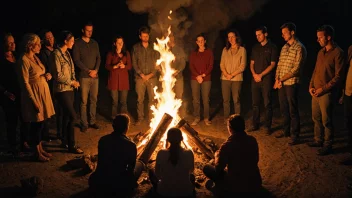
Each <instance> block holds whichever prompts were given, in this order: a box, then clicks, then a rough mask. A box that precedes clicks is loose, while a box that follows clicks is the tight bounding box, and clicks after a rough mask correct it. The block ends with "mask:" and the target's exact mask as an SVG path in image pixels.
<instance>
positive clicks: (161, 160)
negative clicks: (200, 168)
mask: <svg viewBox="0 0 352 198" xmlns="http://www.w3.org/2000/svg"><path fill="white" fill-rule="evenodd" d="M182 140H183V137H182V132H181V131H180V129H178V128H171V129H169V130H168V132H167V142H168V148H167V149H162V150H160V151H159V152H158V155H157V157H156V163H155V172H153V171H152V170H150V171H149V177H150V180H151V182H152V184H153V186H154V189H155V190H156V193H157V195H158V197H195V190H194V180H195V178H194V175H193V174H191V173H192V172H193V169H194V156H193V152H192V151H191V150H188V149H184V148H182V147H181V142H182ZM191 178H192V179H191ZM191 180H193V181H191Z"/></svg>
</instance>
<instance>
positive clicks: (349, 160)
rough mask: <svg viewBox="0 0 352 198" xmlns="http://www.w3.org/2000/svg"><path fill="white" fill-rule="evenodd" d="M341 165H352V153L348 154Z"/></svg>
mask: <svg viewBox="0 0 352 198" xmlns="http://www.w3.org/2000/svg"><path fill="white" fill-rule="evenodd" d="M340 164H341V165H345V166H351V165H352V155H350V156H348V157H347V158H345V159H343V160H342V161H341V162H340Z"/></svg>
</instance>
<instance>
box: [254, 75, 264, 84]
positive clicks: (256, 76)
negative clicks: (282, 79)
mask: <svg viewBox="0 0 352 198" xmlns="http://www.w3.org/2000/svg"><path fill="white" fill-rule="evenodd" d="M253 78H254V81H255V82H261V81H262V75H261V74H253Z"/></svg>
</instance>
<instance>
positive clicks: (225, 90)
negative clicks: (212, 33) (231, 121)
mask: <svg viewBox="0 0 352 198" xmlns="http://www.w3.org/2000/svg"><path fill="white" fill-rule="evenodd" d="M241 44H242V41H241V36H240V34H239V33H238V31H237V30H230V31H228V33H227V42H226V47H224V49H223V50H222V54H221V61H220V69H221V90H222V98H223V106H224V123H226V121H227V119H228V117H229V116H230V96H231V95H232V99H233V102H234V108H235V109H234V110H235V113H236V114H241V102H240V93H241V88H242V82H243V71H244V69H245V67H246V64H247V52H246V49H245V48H244V47H242V46H241Z"/></svg>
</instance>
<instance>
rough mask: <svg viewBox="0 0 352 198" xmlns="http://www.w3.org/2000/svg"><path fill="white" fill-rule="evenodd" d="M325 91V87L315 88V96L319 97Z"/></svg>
mask: <svg viewBox="0 0 352 198" xmlns="http://www.w3.org/2000/svg"><path fill="white" fill-rule="evenodd" d="M323 93H324V90H323V88H321V87H320V88H318V89H316V90H315V93H314V96H315V97H319V96H321V95H323Z"/></svg>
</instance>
